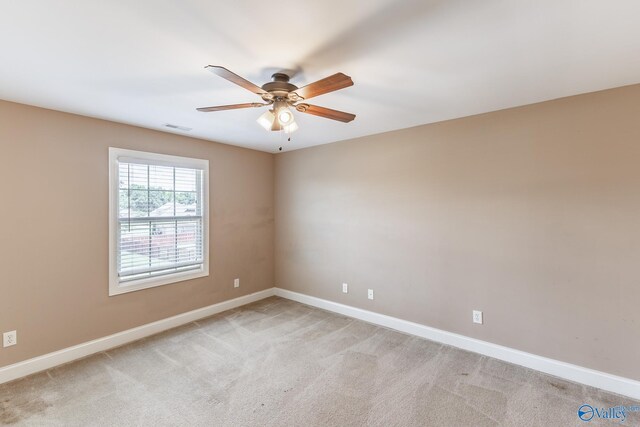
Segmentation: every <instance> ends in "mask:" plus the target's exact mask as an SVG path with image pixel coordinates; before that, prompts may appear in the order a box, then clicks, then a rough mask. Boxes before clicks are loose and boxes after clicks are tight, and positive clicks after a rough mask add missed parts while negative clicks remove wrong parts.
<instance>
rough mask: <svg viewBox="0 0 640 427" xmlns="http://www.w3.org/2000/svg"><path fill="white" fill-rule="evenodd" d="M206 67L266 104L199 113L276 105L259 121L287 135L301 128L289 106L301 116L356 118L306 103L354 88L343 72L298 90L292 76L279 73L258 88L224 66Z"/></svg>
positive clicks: (208, 110)
mask: <svg viewBox="0 0 640 427" xmlns="http://www.w3.org/2000/svg"><path fill="white" fill-rule="evenodd" d="M205 68H206V69H208V70H210V71H211V72H212V73H213V74H216V75H218V76H220V77H222V78H223V79H227V80H229V81H230V82H232V83H235V84H237V85H238V86H241V87H243V88H245V89H247V90H249V91H251V92H253V93H255V94H256V95H258V96H260V97H261V98H262V100H263V101H264V102H248V103H245V104H233V105H219V106H216V107H202V108H198V109H197V110H198V111H202V112H211V111H222V110H235V109H238V108H252V107H265V106H273V107H272V108H270V109H269V110H268V111H266V112H265V113H264V114H263V115H261V116H260V117H259V118H258V123H260V125H262V126H263V127H264V128H265V129H266V130H272V131H284V132H286V133H291V132H294V131H296V130H297V129H298V125H297V124H296V122H295V118H294V117H293V113H292V112H291V110H290V109H289V107H293V108H295V109H296V111H299V112H301V113H307V114H313V115H314V116H320V117H324V118H327V119H331V120H338V121H340V122H344V123H348V122H350V121H352V120H353V119H355V118H356V115H355V114H351V113H345V112H343V111H338V110H332V109H330V108H324V107H318V106H317V105H310V104H307V103H305V102H303V101H306V100H307V99H310V98H313V97H314V96H318V95H323V94H325V93H329V92H333V91H336V90H340V89H344V88H346V87H349V86H352V85H353V80H351V77H349V76H347V75H345V74H342V73H336V74H334V75H332V76H329V77H326V78H324V79H322V80H318V81H317V82H314V83H310V84H308V85H306V86H303V87H301V88H298V87H297V86H296V85H294V84H291V83H289V76H288V75H287V74H285V73H275V74H273V75H272V76H271V80H272V81H270V82H268V83H265V84H263V85H262V86H256V85H255V84H253V83H251V82H250V81H248V80H245V79H243V78H242V77H240V76H239V75H237V74H235V73H232V72H231V71H229V70H227V69H226V68H224V67H220V66H218V65H207V66H206V67H205Z"/></svg>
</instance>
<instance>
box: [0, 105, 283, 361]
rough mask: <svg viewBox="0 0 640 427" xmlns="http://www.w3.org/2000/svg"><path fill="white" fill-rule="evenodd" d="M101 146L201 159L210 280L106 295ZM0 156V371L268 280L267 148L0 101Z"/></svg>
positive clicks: (248, 289) (269, 203)
mask: <svg viewBox="0 0 640 427" xmlns="http://www.w3.org/2000/svg"><path fill="white" fill-rule="evenodd" d="M110 146H113V147H122V148H130V149H135V150H143V151H152V152H160V153H166V154H173V155H180V156H187V157H197V158H203V159H208V160H209V162H210V166H209V167H210V209H211V220H210V233H211V234H210V252H211V259H210V271H211V273H210V276H209V277H206V278H201V279H196V280H191V281H187V282H181V283H177V284H171V285H166V286H161V287H157V288H153V289H148V290H143V291H138V292H133V293H128V294H124V295H119V296H115V297H108V277H109V275H108V147H110ZM0 159H1V166H0V194H1V195H2V202H1V205H0V224H2V227H0V271H1V272H0V326H1V329H2V331H8V330H13V329H17V331H18V345H16V346H15V347H10V348H4V349H3V348H1V347H0V366H3V365H8V364H11V363H14V362H17V361H20V360H24V359H27V358H30V357H34V356H38V355H41V354H45V353H48V352H51V351H54V350H58V349H61V348H65V347H68V346H72V345H75V344H78V343H81V342H85V341H88V340H91V339H95V338H98V337H102V336H105V335H109V334H112V333H114V332H118V331H122V330H125V329H128V328H132V327H135V326H138V325H142V324H145V323H148V322H152V321H155V320H159V319H163V318H166V317H170V316H172V315H175V314H179V313H182V312H185V311H189V310H192V309H196V308H199V307H203V306H207V305H210V304H214V303H216V302H220V301H223V300H227V299H231V298H234V297H237V296H240V295H244V294H248V293H252V292H255V291H259V290H262V289H266V288H270V287H272V286H273V283H274V274H273V266H274V260H273V221H274V217H273V215H274V213H273V173H274V170H273V156H272V155H271V154H268V153H260V152H257V151H252V150H246V149H241V148H236V147H231V146H228V145H222V144H215V143H212V142H207V141H202V140H197V139H193V138H186V137H182V136H177V135H171V134H167V133H162V132H155V131H151V130H147V129H141V128H137V127H133V126H127V125H122V124H116V123H111V122H107V121H102V120H96V119H90V118H86V117H81V116H76V115H71V114H65V113H60V112H55V111H50V110H44V109H39V108H35V107H28V106H25V105H19V104H13V103H9V102H4V101H0ZM235 277H239V278H240V280H241V287H240V288H239V289H234V288H233V279H234V278H235Z"/></svg>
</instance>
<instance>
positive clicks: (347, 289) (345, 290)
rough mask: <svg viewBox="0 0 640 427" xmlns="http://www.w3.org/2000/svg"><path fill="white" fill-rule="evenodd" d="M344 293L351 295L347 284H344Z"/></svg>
mask: <svg viewBox="0 0 640 427" xmlns="http://www.w3.org/2000/svg"><path fill="white" fill-rule="evenodd" d="M342 293H343V294H348V293H349V285H348V284H346V283H343V284H342Z"/></svg>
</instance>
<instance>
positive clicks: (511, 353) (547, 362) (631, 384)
mask: <svg viewBox="0 0 640 427" xmlns="http://www.w3.org/2000/svg"><path fill="white" fill-rule="evenodd" d="M275 295H276V296H279V297H282V298H287V299H290V300H293V301H297V302H300V303H303V304H307V305H310V306H313V307H318V308H321V309H324V310H328V311H332V312H334V313H339V314H342V315H345V316H349V317H354V318H356V319H360V320H364V321H365V322H369V323H373V324H375V325H380V326H384V327H387V328H390V329H395V330H397V331H400V332H404V333H407V334H411V335H416V336H419V337H422V338H426V339H428V340H432V341H436V342H439V343H443V344H447V345H451V346H453V347H458V348H461V349H464V350H468V351H472V352H474V353H479V354H482V355H485V356H490V357H493V358H496V359H500V360H504V361H505V362H509V363H513V364H516V365H520V366H524V367H527V368H530V369H535V370H537V371H540V372H544V373H546V374H550V375H554V376H556V377H559V378H563V379H566V380H569V381H574V382H577V383H581V384H586V385H589V386H592V387H597V388H599V389H602V390H607V391H610V392H613V393H618V394H621V395H623V396H628V397H631V398H634V399H640V382H639V381H635V380H632V379H629V378H624V377H619V376H616V375H611V374H607V373H605V372H600V371H596V370H593V369H589V368H583V367H582V366H577V365H572V364H570V363H565V362H561V361H559V360H554V359H549V358H547V357H542V356H537V355H535V354H531V353H526V352H524V351H520V350H515V349H513V348H509V347H504V346H501V345H497V344H492V343H490V342H486V341H481V340H477V339H475V338H469V337H466V336H464V335H459V334H455V333H452V332H447V331H443V330H440V329H436V328H432V327H429V326H425V325H421V324H419V323H413V322H409V321H407V320H402V319H398V318H396V317H391V316H386V315H384V314H379V313H374V312H372V311H368V310H362V309H360V308H356V307H351V306H348V305H344V304H340V303H337V302H333V301H328V300H325V299H321V298H316V297H312V296H309V295H305V294H301V293H298V292H293V291H289V290H286V289H281V288H275Z"/></svg>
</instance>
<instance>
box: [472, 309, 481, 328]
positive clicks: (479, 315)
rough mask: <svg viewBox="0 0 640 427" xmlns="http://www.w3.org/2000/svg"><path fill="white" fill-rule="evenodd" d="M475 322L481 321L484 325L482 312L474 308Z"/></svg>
mask: <svg viewBox="0 0 640 427" xmlns="http://www.w3.org/2000/svg"><path fill="white" fill-rule="evenodd" d="M473 323H479V324H481V325H482V312H481V311H479V310H473Z"/></svg>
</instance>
